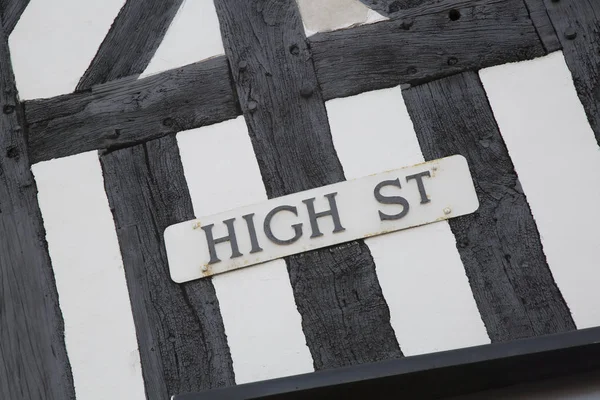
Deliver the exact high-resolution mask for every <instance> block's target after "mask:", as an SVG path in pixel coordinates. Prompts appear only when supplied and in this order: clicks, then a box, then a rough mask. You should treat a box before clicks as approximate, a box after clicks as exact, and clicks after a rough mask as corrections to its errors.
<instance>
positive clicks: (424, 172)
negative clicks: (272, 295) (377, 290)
mask: <svg viewBox="0 0 600 400" xmlns="http://www.w3.org/2000/svg"><path fill="white" fill-rule="evenodd" d="M478 207H479V201H478V199H477V194H476V193H475V188H474V186H473V181H472V178H471V174H470V172H469V167H468V165H467V161H466V159H465V158H464V157H463V156H460V155H455V156H451V157H447V158H442V159H439V160H434V161H430V162H426V163H422V164H417V165H414V166H410V167H405V168H400V169H396V170H392V171H386V172H382V173H379V174H375V175H370V176H367V177H364V178H359V179H355V180H351V181H346V182H340V183H336V184H333V185H328V186H323V187H319V188H316V189H311V190H307V191H304V192H299V193H294V194H291V195H287V196H283V197H278V198H275V199H271V200H268V201H265V202H262V203H259V204H254V205H249V206H245V207H242V208H238V209H235V210H230V211H226V212H223V213H220V214H216V215H211V216H206V217H202V218H199V219H195V220H191V221H187V222H182V223H179V224H176V225H172V226H170V227H168V228H167V229H166V230H165V244H166V248H167V256H168V260H169V269H170V273H171V279H173V280H174V281H175V282H178V283H181V282H187V281H191V280H194V279H199V278H203V277H207V276H211V275H215V274H220V273H223V272H227V271H232V270H235V269H238V268H243V267H248V266H250V265H254V264H258V263H262V262H265V261H269V260H274V259H277V258H281V257H285V256H289V255H292V254H298V253H303V252H306V251H310V250H314V249H319V248H322V247H327V246H331V245H335V244H339V243H344V242H349V241H352V240H356V239H362V238H367V237H371V236H376V235H382V234H385V233H389V232H393V231H398V230H401V229H407V228H411V227H415V226H419V225H424V224H429V223H432V222H437V221H443V220H446V219H449V218H454V217H458V216H461V215H465V214H470V213H472V212H474V211H476V210H477V208H478Z"/></svg>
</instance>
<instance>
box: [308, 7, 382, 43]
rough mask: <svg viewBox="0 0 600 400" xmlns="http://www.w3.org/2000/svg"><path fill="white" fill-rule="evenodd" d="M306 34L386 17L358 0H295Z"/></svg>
mask: <svg viewBox="0 0 600 400" xmlns="http://www.w3.org/2000/svg"><path fill="white" fill-rule="evenodd" d="M297 2H298V6H299V8H300V14H301V16H302V22H303V23H304V31H305V32H306V36H311V35H314V34H315V33H317V32H326V31H333V30H336V29H342V28H348V27H350V26H355V25H363V24H370V23H373V22H377V21H383V20H386V19H388V18H386V17H384V16H383V15H381V14H379V13H378V12H376V11H374V10H372V9H370V8H369V7H367V6H365V5H364V4H363V3H361V2H360V1H359V0H297Z"/></svg>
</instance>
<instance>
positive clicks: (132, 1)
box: [76, 0, 183, 91]
mask: <svg viewBox="0 0 600 400" xmlns="http://www.w3.org/2000/svg"><path fill="white" fill-rule="evenodd" d="M181 3H183V0H127V2H126V3H125V5H124V6H123V8H121V11H120V12H119V15H117V18H116V19H115V21H114V22H113V24H112V26H111V27H110V31H109V32H108V34H107V35H106V37H105V38H104V41H103V42H102V44H101V45H100V48H99V49H98V52H97V53H96V56H95V57H94V59H93V60H92V63H91V64H90V66H89V67H88V69H87V71H86V72H85V74H84V75H83V77H82V78H81V80H80V81H79V84H78V85H77V89H76V91H80V90H85V89H89V88H90V87H91V86H92V85H95V84H97V83H98V82H109V81H112V80H115V79H118V78H123V77H126V76H130V75H135V74H139V73H140V71H141V72H143V71H144V69H145V68H146V66H147V65H148V63H150V60H151V59H152V56H153V55H154V53H155V52H156V49H158V46H159V45H160V43H161V42H162V39H163V37H164V36H165V34H166V32H167V29H168V28H169V25H170V24H171V21H172V20H173V18H174V17H175V14H177V11H178V10H179V7H180V6H181Z"/></svg>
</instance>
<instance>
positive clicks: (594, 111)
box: [545, 0, 600, 145]
mask: <svg viewBox="0 0 600 400" xmlns="http://www.w3.org/2000/svg"><path fill="white" fill-rule="evenodd" d="M545 4H546V7H547V9H548V14H549V15H550V19H551V20H552V23H553V24H554V27H555V28H556V32H557V34H558V38H559V39H560V42H561V44H562V48H563V53H564V56H565V60H566V61H567V65H568V67H569V70H570V71H571V74H572V75H573V81H574V83H575V88H576V89H577V94H578V95H579V99H580V100H581V103H583V107H584V108H585V111H586V114H587V117H588V120H589V122H590V125H591V126H592V129H593V130H594V134H595V135H596V140H597V141H598V144H599V145H600V91H599V88H600V70H599V69H598V65H600V41H599V40H598V30H599V29H600V27H599V22H598V21H600V2H598V1H596V0H577V1H574V0H573V1H559V2H554V1H550V0H546V1H545Z"/></svg>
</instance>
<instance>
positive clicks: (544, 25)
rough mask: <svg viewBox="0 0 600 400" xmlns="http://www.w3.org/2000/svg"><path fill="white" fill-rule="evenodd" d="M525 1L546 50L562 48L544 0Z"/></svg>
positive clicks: (550, 51)
mask: <svg viewBox="0 0 600 400" xmlns="http://www.w3.org/2000/svg"><path fill="white" fill-rule="evenodd" d="M524 1H525V5H526V6H527V10H528V11H529V16H530V17H531V20H532V21H533V25H534V26H535V29H536V31H537V33H538V35H539V37H540V40H541V41H542V43H543V44H544V48H545V49H546V52H547V53H552V52H553V51H557V50H560V49H561V48H562V46H561V44H560V41H559V40H558V37H557V36H556V32H555V31H554V26H552V22H551V21H550V16H549V15H548V11H547V10H546V6H545V5H544V0H524Z"/></svg>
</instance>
